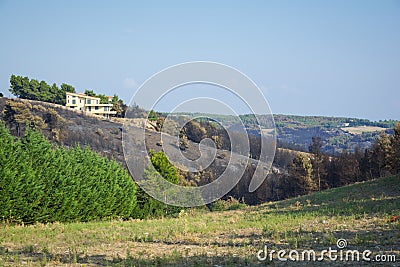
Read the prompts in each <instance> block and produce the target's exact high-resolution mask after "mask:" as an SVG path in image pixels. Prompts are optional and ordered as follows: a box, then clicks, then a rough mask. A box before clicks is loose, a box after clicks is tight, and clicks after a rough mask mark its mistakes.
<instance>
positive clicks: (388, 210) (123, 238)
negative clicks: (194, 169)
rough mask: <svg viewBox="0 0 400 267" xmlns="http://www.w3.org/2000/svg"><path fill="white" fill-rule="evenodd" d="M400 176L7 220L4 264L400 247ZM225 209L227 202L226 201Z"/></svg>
mask: <svg viewBox="0 0 400 267" xmlns="http://www.w3.org/2000/svg"><path fill="white" fill-rule="evenodd" d="M399 183H400V177H399V176H392V177H387V178H381V179H377V180H373V181H368V182H363V183H358V184H355V185H351V186H346V187H342V188H337V189H331V190H327V191H324V192H318V193H313V194H311V195H307V196H302V197H299V198H295V199H290V200H285V201H280V202H272V203H267V204H263V205H260V206H247V207H240V208H239V209H231V210H222V211H215V212H208V211H206V210H202V209H192V210H186V211H183V210H182V211H181V212H180V213H179V214H177V215H176V216H175V217H171V218H159V219H151V220H150V219H147V220H129V221H119V220H111V221H102V222H88V223H66V224H60V223H51V224H34V225H30V226H23V225H14V224H7V223H6V224H4V223H3V224H2V225H1V227H0V265H2V266H66V265H67V266H264V265H267V266H269V265H271V266H287V262H280V261H278V260H277V259H276V258H274V259H273V262H269V261H264V262H260V261H259V260H258V259H257V258H256V253H257V251H259V250H260V249H262V248H263V247H264V245H267V246H268V248H270V249H297V250H299V251H302V250H304V249H314V250H316V251H317V252H321V251H322V250H323V249H327V248H328V247H333V248H336V242H337V240H338V239H339V238H344V239H346V240H347V242H348V248H349V249H358V250H365V249H369V250H371V251H372V252H373V255H376V254H385V255H396V256H397V260H398V259H399V257H400V255H399V252H400V246H399V243H398V240H399V238H400V224H399V222H398V220H392V218H396V217H395V216H394V215H399V214H400V188H399V187H398V184H399ZM227 209H230V208H229V207H227ZM356 264H360V266H396V265H395V264H396V263H383V264H381V265H380V264H379V263H376V262H372V263H368V262H360V263H356V262H343V261H337V262H332V261H328V260H327V261H323V262H319V263H310V262H298V263H297V264H296V263H291V266H310V265H313V266H326V265H329V266H343V265H346V266H358V265H356Z"/></svg>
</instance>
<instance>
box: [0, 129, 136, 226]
mask: <svg viewBox="0 0 400 267" xmlns="http://www.w3.org/2000/svg"><path fill="white" fill-rule="evenodd" d="M0 203H1V205H0V220H7V221H16V222H24V223H33V222H54V221H59V222H71V221H90V220H100V219H105V218H129V217H132V216H134V215H135V214H134V210H135V206H136V184H135V183H134V182H133V180H132V179H131V177H130V176H129V174H128V173H127V172H126V171H125V169H123V168H122V167H121V166H120V165H119V164H118V163H117V162H115V161H112V160H111V161H110V160H108V159H107V158H105V157H101V156H99V155H98V154H97V153H95V152H93V151H91V150H90V149H88V148H84V149H82V148H80V147H75V148H71V149H65V148H61V147H54V148H53V147H52V145H51V144H50V143H49V141H48V140H46V139H45V138H44V137H43V135H42V134H41V133H39V132H37V131H33V130H30V129H28V130H27V132H26V134H25V136H24V137H23V138H21V139H17V140H14V137H13V136H12V135H11V134H10V133H9V132H8V130H7V128H6V127H5V126H4V125H3V124H0Z"/></svg>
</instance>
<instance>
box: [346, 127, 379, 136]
mask: <svg viewBox="0 0 400 267" xmlns="http://www.w3.org/2000/svg"><path fill="white" fill-rule="evenodd" d="M342 130H343V131H345V132H348V133H351V134H362V133H370V132H382V131H385V130H387V129H386V128H382V127H378V126H357V127H344V128H342Z"/></svg>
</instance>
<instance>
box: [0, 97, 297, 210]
mask: <svg viewBox="0 0 400 267" xmlns="http://www.w3.org/2000/svg"><path fill="white" fill-rule="evenodd" d="M0 110H1V111H2V112H1V120H2V121H3V122H4V123H5V124H6V125H7V127H8V128H9V129H10V131H11V133H12V134H13V135H14V136H17V137H19V136H23V135H24V132H25V129H26V125H30V126H31V127H34V128H36V129H39V130H40V131H41V132H42V133H43V134H44V135H45V136H46V137H47V138H48V139H49V140H51V141H52V142H53V143H55V144H58V145H62V146H66V147H72V146H77V145H79V146H85V145H86V146H89V147H90V148H91V149H92V150H94V151H97V152H98V153H99V154H101V155H103V156H107V157H108V158H114V159H115V160H116V161H118V162H119V163H121V164H122V165H123V166H126V165H125V159H124V155H123V150H122V130H123V124H122V122H123V120H122V119H116V118H113V119H112V120H108V119H105V118H101V117H97V116H94V115H91V114H88V113H86V112H84V111H76V110H72V109H69V108H67V107H64V106H61V105H56V104H51V103H46V102H40V101H31V100H25V99H7V98H0ZM135 124H136V125H137V126H140V125H141V126H144V125H145V124H143V123H142V124H141V123H138V122H135V123H133V125H135ZM147 126H148V127H146V128H151V125H147ZM132 127H134V129H136V131H142V130H143V128H140V127H136V128H135V126H132ZM132 138H133V139H134V138H135V134H133V135H132ZM172 142H173V141H172V140H170V143H171V144H172ZM164 143H165V140H164ZM146 146H147V149H148V150H150V149H153V150H155V151H160V150H161V149H162V146H161V141H160V134H159V133H158V132H156V131H153V130H149V129H147V131H146ZM198 148H199V144H197V143H194V142H191V141H189V143H188V148H187V149H186V150H185V151H184V153H183V154H184V155H185V156H186V157H187V158H189V159H196V158H198V157H199V156H200V151H199V149H198ZM229 153H230V152H229V151H225V150H217V156H216V158H215V160H214V161H213V163H212V164H211V165H210V166H209V167H208V168H206V169H204V170H203V171H201V172H199V173H196V174H193V173H190V172H184V171H181V172H180V174H181V176H182V178H183V179H184V180H185V182H186V184H188V185H203V184H206V183H209V182H211V181H213V180H215V179H216V178H217V177H218V176H219V175H220V174H221V173H222V172H223V171H224V170H225V168H226V166H227V165H228V162H229V158H230V157H229ZM295 153H296V152H293V151H290V150H277V155H276V158H275V164H274V165H275V166H274V167H273V171H272V172H271V173H270V174H269V175H268V178H267V179H266V180H265V181H264V183H263V184H262V185H261V186H260V187H259V189H258V190H256V191H255V192H253V193H249V192H248V185H249V183H250V177H251V174H252V173H253V172H254V169H255V166H256V164H255V162H251V161H250V162H247V163H246V164H247V166H246V171H245V173H244V174H243V177H242V179H241V180H240V182H239V183H238V184H237V185H236V186H235V188H234V189H232V191H231V192H230V193H229V194H228V195H231V196H234V197H235V198H238V199H244V200H245V201H246V202H247V203H249V204H256V203H260V202H264V201H267V200H270V199H271V198H272V196H271V194H272V193H271V190H272V189H271V184H274V183H275V182H276V181H275V180H276V179H277V178H276V174H279V173H282V172H285V170H284V169H285V166H286V165H287V164H288V162H290V161H291V159H292V158H293V157H294V155H295ZM140 155H141V154H140V152H138V153H137V155H134V156H140ZM243 164H244V163H243ZM278 166H280V167H278ZM227 197H228V196H227Z"/></svg>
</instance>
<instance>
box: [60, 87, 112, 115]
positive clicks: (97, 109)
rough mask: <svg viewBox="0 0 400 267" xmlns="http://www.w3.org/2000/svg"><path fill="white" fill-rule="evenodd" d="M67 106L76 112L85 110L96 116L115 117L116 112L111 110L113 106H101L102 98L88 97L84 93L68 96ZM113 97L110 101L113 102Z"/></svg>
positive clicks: (68, 93) (69, 94)
mask: <svg viewBox="0 0 400 267" xmlns="http://www.w3.org/2000/svg"><path fill="white" fill-rule="evenodd" d="M66 98H67V99H66V104H65V105H66V106H67V107H70V108H72V109H76V110H84V111H86V112H89V113H92V114H96V115H103V116H109V115H115V114H117V112H116V111H114V110H111V108H112V106H113V104H111V103H108V104H100V98H98V97H93V96H88V95H85V94H83V93H79V94H76V93H70V92H67V94H66ZM111 98H112V97H109V98H108V99H109V101H111Z"/></svg>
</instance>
